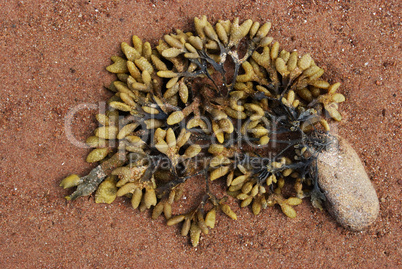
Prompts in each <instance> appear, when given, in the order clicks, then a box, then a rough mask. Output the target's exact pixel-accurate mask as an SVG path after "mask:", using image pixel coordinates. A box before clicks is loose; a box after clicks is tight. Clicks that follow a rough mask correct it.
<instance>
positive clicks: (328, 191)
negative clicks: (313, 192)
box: [317, 136, 379, 231]
mask: <svg viewBox="0 0 402 269" xmlns="http://www.w3.org/2000/svg"><path fill="white" fill-rule="evenodd" d="M332 142H333V143H332V144H331V146H329V147H328V149H327V151H324V152H323V153H321V154H320V155H319V157H318V160H317V164H318V184H319V186H320V188H321V190H322V191H323V192H324V194H325V197H326V199H327V201H326V207H327V209H328V211H329V212H330V214H331V215H332V216H333V217H334V218H335V219H336V221H337V222H338V223H339V224H341V225H342V226H343V227H345V228H347V229H349V230H352V231H361V230H364V229H365V228H367V227H368V226H370V225H371V224H372V223H373V222H374V221H375V220H376V218H377V216H378V212H379V202H378V197H377V194H376V191H375V189H374V187H373V185H372V184H371V181H370V179H369V177H368V175H367V173H366V171H365V170H364V166H363V164H362V162H361V160H360V158H359V156H358V155H357V153H356V151H355V150H354V149H353V148H352V147H351V145H350V144H349V143H348V142H347V141H346V140H345V139H343V138H341V137H339V136H333V138H332Z"/></svg>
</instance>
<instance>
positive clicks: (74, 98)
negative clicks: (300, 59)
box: [0, 0, 402, 268]
mask: <svg viewBox="0 0 402 269" xmlns="http://www.w3.org/2000/svg"><path fill="white" fill-rule="evenodd" d="M4 2H6V3H4ZM33 2H35V3H33ZM71 2H74V3H71ZM233 2H234V1H205V2H202V1H193V3H190V1H158V0H155V1H136V3H133V2H132V1H42V0H41V1H3V3H1V4H0V27H1V31H0V46H1V49H2V56H1V57H0V63H1V65H0V73H1V74H2V90H1V91H0V97H1V104H0V113H1V114H0V115H1V116H0V123H1V137H2V139H1V140H0V145H1V147H0V197H1V207H0V230H1V234H0V248H1V252H0V267H1V268H112V267H120V268H122V267H151V266H152V267H156V268H162V267H173V268H190V267H191V268H200V267H208V268H211V267H212V268H216V267H220V268H223V267H225V268H241V267H254V268H256V267H272V268H274V267H287V268H288V267H299V268H300V267H318V266H320V267H333V268H335V267H336V268H345V267H360V268H380V267H390V268H397V267H401V266H402V253H401V251H402V243H401V242H402V233H401V206H402V203H401V194H402V192H401V190H402V188H401V187H402V172H401V152H402V146H401V145H402V141H401V140H402V128H401V122H402V117H401V115H402V105H401V104H402V95H401V90H400V89H401V88H400V85H401V82H402V81H401V76H402V74H401V4H400V2H399V1H397V0H393V1H358V2H359V3H350V1H336V2H335V3H333V2H332V1H331V2H330V3H325V4H324V3H321V2H320V1H302V0H301V1H275V3H270V4H267V3H265V2H263V1H240V3H236V4H233ZM203 14H205V15H208V17H209V19H210V20H211V21H216V20H217V19H221V18H223V19H233V18H234V17H236V16H238V17H240V18H241V19H246V18H251V19H254V20H258V21H260V22H264V21H267V20H269V21H271V22H272V23H273V28H272V30H271V35H272V36H273V37H274V38H275V39H276V40H278V41H279V42H280V43H281V45H282V46H283V47H284V48H286V49H288V50H291V49H293V48H296V49H298V50H299V51H301V52H303V53H304V52H310V53H311V55H312V56H313V57H314V59H315V60H316V62H317V63H318V64H319V65H320V66H322V67H324V68H325V69H326V70H327V73H326V78H327V79H329V80H330V81H340V82H342V88H341V91H342V92H343V93H344V94H345V96H346V98H347V101H346V103H344V104H343V105H342V106H341V108H340V110H341V111H342V113H343V116H344V121H342V122H341V123H340V124H338V125H337V128H338V132H339V133H340V134H341V135H343V136H344V137H345V138H347V139H348V140H349V141H350V142H351V143H352V144H353V145H354V148H355V149H356V151H357V152H358V154H359V156H360V157H361V158H362V160H363V162H364V165H365V167H366V170H367V172H368V174H369V176H370V178H371V180H372V182H373V184H374V186H375V188H376V190H377V193H378V196H379V198H380V203H381V205H380V206H381V208H380V216H379V218H378V220H377V222H376V223H375V225H373V226H372V227H371V228H370V229H368V230H367V231H364V232H359V233H353V232H349V231H347V230H345V229H343V228H341V227H340V226H339V225H338V224H336V223H335V222H334V220H333V219H332V218H331V217H330V216H329V215H328V213H327V212H325V211H324V212H320V211H319V210H316V209H314V208H313V207H312V206H311V204H310V202H309V201H308V199H306V200H305V201H304V202H303V204H302V205H300V206H298V207H297V211H298V217H297V218H296V219H294V220H290V219H287V218H286V217H285V216H284V215H283V214H282V213H281V212H280V210H279V209H278V208H274V209H268V210H265V211H263V213H262V214H260V215H259V216H257V217H254V216H253V215H252V213H251V211H250V209H243V210H239V209H238V208H235V211H236V213H237V214H238V216H239V220H237V221H232V220H230V219H229V218H227V217H224V216H219V218H218V223H217V227H216V228H215V229H213V230H211V233H210V234H209V235H207V236H203V237H202V240H201V243H200V245H199V246H198V247H197V248H192V247H191V246H190V244H189V240H188V239H187V238H183V237H181V236H180V231H179V229H178V228H177V227H167V226H166V225H165V220H163V218H159V219H158V220H156V221H153V220H151V219H150V213H149V212H146V213H139V212H138V211H134V210H132V209H131V208H130V204H129V202H128V201H125V200H123V199H119V200H118V201H117V202H114V203H113V204H111V205H101V204H95V203H94V201H93V197H90V198H81V199H78V200H77V201H74V202H72V203H71V202H67V201H65V200H64V198H63V196H65V195H66V194H67V193H68V192H67V191H65V190H63V189H61V188H60V187H59V186H58V184H59V183H60V181H61V179H62V178H63V177H65V176H67V175H68V174H70V173H74V172H75V173H78V174H81V175H83V174H85V173H87V172H88V171H90V169H91V166H90V165H88V164H86V163H85V161H84V160H85V157H86V154H87V153H88V150H87V149H83V148H78V147H76V146H74V145H72V144H71V143H70V142H69V141H68V139H67V137H66V134H65V128H64V125H65V122H64V121H65V116H66V114H67V113H68V111H69V110H70V109H72V108H74V107H75V106H77V105H79V104H82V103H88V104H98V102H99V101H102V100H105V98H106V97H107V96H109V93H107V92H106V91H105V90H104V89H103V86H104V85H108V84H109V83H110V82H111V81H112V80H113V78H114V77H113V75H110V74H108V73H107V72H106V71H105V66H107V65H108V64H109V63H110V60H109V56H111V55H113V54H117V53H119V42H121V41H126V42H129V41H130V39H131V36H132V35H133V34H136V35H138V36H140V37H141V38H143V39H145V40H148V41H150V42H151V43H153V44H155V43H156V42H157V40H158V39H159V38H161V37H162V35H163V34H165V33H169V32H170V31H172V30H173V29H175V28H180V29H185V30H190V29H192V21H193V17H194V16H200V15H203ZM95 113H96V111H95V110H84V111H82V113H79V114H77V117H76V118H75V119H74V121H73V123H74V127H73V131H74V133H75V134H76V136H77V138H78V139H81V141H82V140H83V139H84V138H85V137H87V136H88V135H90V134H91V132H92V130H93V129H94V128H95V126H96V124H95V119H94V114H95ZM190 191H191V188H190V189H189V192H190ZM189 192H188V193H186V196H187V197H189V196H190V193H189Z"/></svg>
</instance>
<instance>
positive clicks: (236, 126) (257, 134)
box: [60, 16, 378, 246]
mask: <svg viewBox="0 0 402 269" xmlns="http://www.w3.org/2000/svg"><path fill="white" fill-rule="evenodd" d="M270 28H271V23H269V22H267V23H264V24H260V23H259V22H253V21H252V20H245V21H243V22H240V20H239V19H238V18H236V19H234V20H232V21H229V20H225V21H223V20H219V21H218V22H217V23H216V24H215V25H212V24H211V23H210V22H209V21H208V20H207V17H206V16H202V17H201V18H195V19H194V29H195V30H194V31H193V32H183V31H181V30H176V32H175V33H171V34H167V35H165V36H164V37H163V39H161V40H159V44H158V45H157V46H156V47H152V46H151V44H150V43H148V42H144V41H143V40H141V39H140V38H139V37H137V36H133V38H132V45H130V44H128V43H126V42H123V43H121V50H122V56H113V57H111V60H112V61H113V64H111V65H110V66H108V67H107V68H106V69H107V71H109V72H111V73H114V74H116V76H117V80H116V81H114V82H113V83H111V85H110V86H109V87H108V89H109V90H110V91H112V92H113V93H114V95H113V96H112V97H111V98H110V99H109V100H108V102H107V103H108V107H107V110H106V112H105V113H101V114H98V115H96V119H97V121H98V122H99V127H98V128H97V129H96V130H95V131H94V135H93V136H90V137H88V139H87V140H86V143H87V144H88V145H89V146H90V147H92V148H93V149H92V151H91V152H90V153H89V155H88V157H87V162H89V163H99V165H98V166H96V167H95V168H94V169H93V170H92V171H91V172H90V173H89V174H88V175H86V176H83V177H80V176H78V175H70V176H68V177H67V178H65V179H64V180H63V181H62V182H61V184H60V186H62V187H64V188H71V187H76V189H75V191H74V192H72V193H71V194H70V195H68V196H67V197H66V198H67V199H68V200H75V199H77V198H79V197H81V196H87V195H91V194H93V193H95V202H96V203H112V202H113V201H114V200H115V199H116V198H117V197H119V196H122V197H124V199H130V200H131V205H132V207H133V208H134V209H137V208H138V209H139V210H140V211H145V210H147V209H150V210H152V218H153V219H156V218H159V217H160V216H161V215H164V217H165V218H166V223H167V225H169V226H173V225H179V224H180V225H181V226H180V227H181V235H183V236H188V235H189V237H190V240H191V243H192V245H193V246H197V245H198V244H199V242H200V237H201V235H206V234H208V231H209V230H210V229H213V228H214V226H215V219H216V218H217V217H218V216H220V215H225V216H227V217H229V218H231V219H233V220H236V219H237V214H236V211H237V210H239V209H234V208H232V207H233V206H230V204H233V200H237V201H238V203H239V206H240V207H250V208H251V210H252V212H253V213H254V214H255V215H258V214H260V213H261V212H262V211H263V210H265V209H267V208H268V207H277V208H280V209H281V210H282V212H283V213H284V214H285V215H286V216H287V217H289V218H295V217H296V215H297V214H296V209H295V207H296V206H297V205H299V204H300V203H302V199H303V198H305V197H309V198H310V199H311V201H312V204H313V205H314V206H315V207H318V208H322V207H323V205H324V203H323V201H326V200H328V199H327V198H326V197H328V196H329V197H331V200H330V201H329V202H330V203H329V204H328V203H327V205H328V206H330V207H334V208H336V209H335V210H333V211H331V212H334V214H335V216H336V214H338V215H339V214H340V215H342V212H343V211H342V210H344V208H345V206H346V207H347V206H348V205H344V204H343V205H341V207H340V209H339V207H338V206H337V204H336V202H337V201H334V200H333V199H332V198H333V197H334V196H335V197H336V196H337V195H336V191H337V188H332V187H331V186H332V185H331V184H332V183H331V182H330V183H329V185H330V186H328V184H327V185H325V187H324V188H322V187H320V178H324V179H330V180H327V181H331V180H332V181H333V180H336V177H337V176H336V175H337V174H336V170H337V169H338V167H337V166H336V165H335V166H331V164H330V168H322V167H323V164H322V160H321V157H320V156H324V155H325V154H326V153H327V150H328V148H329V147H333V145H334V144H336V142H337V141H338V139H337V137H336V136H333V135H331V134H330V125H331V124H334V122H336V121H340V120H341V119H342V117H341V114H340V113H339V111H338V108H339V104H340V103H342V102H344V101H345V96H344V95H342V94H341V93H338V92H337V90H338V89H339V86H340V83H333V84H331V83H329V82H327V81H326V80H325V79H324V78H323V75H324V70H323V69H322V68H320V67H319V66H318V65H317V64H316V63H315V61H314V60H313V58H312V57H311V56H310V55H309V54H303V55H299V53H298V52H297V51H291V52H289V51H286V50H284V49H281V48H280V45H279V43H278V42H275V41H274V40H273V38H272V37H270V36H269V31H270ZM351 150H352V151H353V149H351ZM344 152H346V151H345V150H344V151H337V153H334V154H342V153H344ZM353 152H354V151H353ZM347 154H349V153H347ZM353 156H354V155H353ZM354 157H355V158H357V159H358V157H357V154H356V156H354ZM335 159H336V158H335ZM359 162H360V160H358V161H357V164H355V165H357V166H359V165H360V166H361V168H363V166H362V164H361V162H360V163H359ZM338 165H339V163H338ZM340 165H343V166H344V167H347V168H348V169H346V170H353V169H354V167H352V166H351V167H349V166H348V165H350V162H349V163H347V164H343V163H340ZM331 167H332V170H331ZM333 170H335V172H334V171H333ZM331 173H332V174H331ZM334 173H335V174H334ZM360 173H365V172H364V168H363V170H362V171H360ZM329 174H330V175H329ZM331 176H332V178H331ZM341 176H343V177H346V178H347V179H350V180H352V181H353V180H356V182H357V183H356V184H360V183H359V182H358V181H359V180H360V181H361V180H362V179H361V176H360V175H351V174H350V173H348V171H346V172H345V174H342V175H341ZM351 176H352V177H353V178H349V177H351ZM190 178H192V179H194V178H196V179H197V180H196V181H195V182H197V183H196V184H198V185H197V188H198V189H201V190H202V191H203V195H202V197H201V198H200V200H199V201H198V202H197V205H196V206H195V207H194V208H190V209H188V211H187V212H186V213H184V214H179V215H177V214H176V215H175V214H174V212H175V211H176V210H175V202H176V201H178V200H179V199H181V197H182V194H183V187H184V186H185V184H186V183H188V179H190ZM334 178H335V179H334ZM350 180H349V181H350ZM364 180H366V181H367V180H368V177H367V179H365V178H364ZM346 181H348V180H346ZM192 182H194V181H192ZM353 182H354V181H353ZM213 184H217V185H218V186H225V188H224V190H221V191H212V190H215V189H216V188H211V187H212V185H213ZM364 184H366V185H367V186H368V187H367V188H368V189H369V192H370V191H374V189H373V187H372V186H371V183H370V182H369V180H368V183H367V182H365V183H364ZM370 188H371V189H370ZM359 191H360V192H361V190H360V189H358V190H357V192H359ZM366 192H367V191H366ZM334 194H335V195H334ZM188 195H191V194H188ZM352 196H353V195H352ZM373 196H375V198H373ZM370 197H371V198H373V199H372V201H371V200H370V201H369V202H366V207H367V206H371V210H372V212H371V215H370V216H366V219H364V221H365V222H364V223H363V224H362V223H360V222H359V221H357V222H359V223H358V224H357V226H353V227H352V225H351V224H350V221H349V222H348V219H347V218H350V217H348V216H343V215H342V216H341V217H345V218H346V219H347V220H346V222H343V221H341V220H340V219H339V218H338V217H336V219H337V220H338V222H339V223H341V224H342V225H343V226H345V227H347V228H351V229H352V230H359V229H363V228H366V227H367V226H368V225H370V224H371V223H372V222H373V221H374V220H375V217H376V214H378V208H377V209H376V208H375V206H376V205H375V202H376V199H377V196H376V194H375V191H374V193H371V196H370ZM367 199H368V198H367ZM363 202H365V201H363ZM370 203H372V204H370ZM377 205H378V199H377ZM353 206H354V208H353ZM351 210H352V211H353V210H354V212H352V213H356V212H357V213H359V212H360V211H361V210H362V209H361V207H360V204H359V203H357V202H355V203H354V205H352V209H351ZM376 210H377V211H376ZM352 215H353V214H352ZM352 218H353V217H352ZM367 218H369V220H367ZM359 225H360V226H359Z"/></svg>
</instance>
